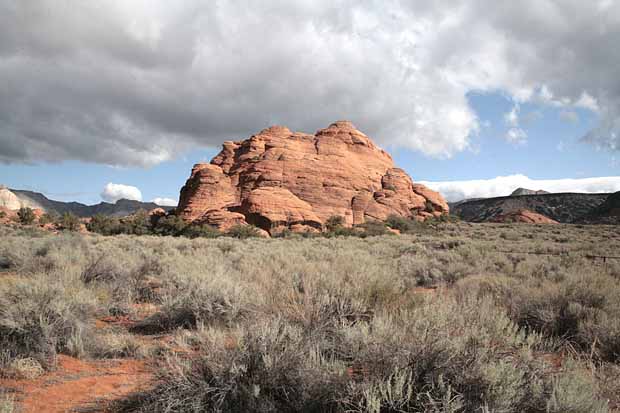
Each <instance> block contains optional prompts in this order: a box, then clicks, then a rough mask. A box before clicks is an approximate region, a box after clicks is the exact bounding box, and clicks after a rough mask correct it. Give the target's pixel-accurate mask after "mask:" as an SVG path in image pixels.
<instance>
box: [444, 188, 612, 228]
mask: <svg viewBox="0 0 620 413" xmlns="http://www.w3.org/2000/svg"><path fill="white" fill-rule="evenodd" d="M515 192H516V191H515ZM520 192H521V191H520ZM618 194H619V193H616V194H584V193H543V194H521V195H511V196H502V197H495V198H484V199H476V200H467V201H463V202H458V203H454V204H452V205H451V212H452V213H453V214H454V215H456V216H458V217H459V218H461V219H462V220H464V221H469V222H503V221H504V220H509V219H512V218H519V217H520V215H519V211H529V212H531V213H536V214H539V215H541V216H544V217H546V218H549V219H551V220H553V221H557V222H559V223H565V224H576V223H585V224H605V223H608V224H614V223H620V215H619V212H620V205H618V202H620V195H618ZM524 195H527V196H524ZM526 221H527V218H523V219H520V218H519V219H517V220H516V221H515V222H526Z"/></svg>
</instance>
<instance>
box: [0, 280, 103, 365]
mask: <svg viewBox="0 0 620 413" xmlns="http://www.w3.org/2000/svg"><path fill="white" fill-rule="evenodd" d="M56 276H58V277H61V276H60V275H59V274H57V275H56ZM96 306H97V304H96V300H95V297H94V296H93V295H92V294H91V293H90V292H88V291H86V290H81V289H74V288H73V285H71V284H70V283H66V284H65V283H62V282H59V281H56V282H51V279H43V278H40V277H33V278H23V279H18V280H14V281H12V282H3V283H0V348H2V349H3V351H4V353H5V354H6V355H8V357H9V358H10V359H13V358H25V357H30V358H33V359H35V360H37V361H38V362H39V363H40V364H41V365H42V366H45V367H50V366H52V365H53V364H54V358H55V355H56V353H57V352H61V353H65V354H71V355H78V356H79V355H83V354H85V352H86V347H87V346H88V341H89V340H88V337H89V329H90V328H91V326H90V323H89V320H90V318H91V317H92V315H93V313H94V311H95V310H96Z"/></svg>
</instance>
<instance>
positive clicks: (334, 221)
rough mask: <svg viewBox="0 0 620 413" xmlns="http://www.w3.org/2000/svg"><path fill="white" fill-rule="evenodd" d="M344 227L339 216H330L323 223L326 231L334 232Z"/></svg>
mask: <svg viewBox="0 0 620 413" xmlns="http://www.w3.org/2000/svg"><path fill="white" fill-rule="evenodd" d="M343 226H344V217H343V216H340V215H332V216H331V217H329V218H327V220H326V221H325V228H326V229H327V231H330V232H332V231H335V230H337V229H339V228H341V227H343Z"/></svg>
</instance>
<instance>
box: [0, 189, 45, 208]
mask: <svg viewBox="0 0 620 413" xmlns="http://www.w3.org/2000/svg"><path fill="white" fill-rule="evenodd" d="M0 207H2V208H6V209H8V210H12V211H16V210H18V209H20V208H22V207H24V208H41V206H40V205H39V204H38V203H36V202H33V201H31V200H30V199H24V198H22V197H19V196H18V195H17V194H16V193H15V192H13V191H11V190H10V189H9V188H7V187H6V186H4V185H0Z"/></svg>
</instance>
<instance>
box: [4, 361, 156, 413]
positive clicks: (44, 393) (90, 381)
mask: <svg viewBox="0 0 620 413" xmlns="http://www.w3.org/2000/svg"><path fill="white" fill-rule="evenodd" d="M152 380H153V373H152V369H150V368H149V366H148V365H147V364H146V363H145V362H144V361H141V360H132V359H127V360H104V361H101V360H98V361H82V360H77V359H75V358H72V357H68V356H62V355H61V356H58V368H57V369H56V370H55V371H53V372H51V373H48V374H45V375H43V376H41V377H39V378H37V379H34V380H1V381H0V387H2V388H5V389H7V390H9V391H11V392H15V393H14V394H15V397H16V401H17V402H18V404H19V407H20V410H19V411H20V412H23V413H57V412H58V413H60V412H80V411H81V412H86V411H87V412H105V411H106V408H105V406H106V402H109V401H110V400H114V399H118V398H121V397H123V396H126V395H128V394H130V393H132V392H135V391H138V390H141V389H144V388H146V387H147V386H148V385H149V384H150V383H151V382H152Z"/></svg>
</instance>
